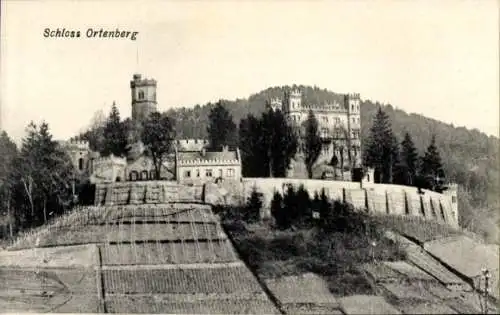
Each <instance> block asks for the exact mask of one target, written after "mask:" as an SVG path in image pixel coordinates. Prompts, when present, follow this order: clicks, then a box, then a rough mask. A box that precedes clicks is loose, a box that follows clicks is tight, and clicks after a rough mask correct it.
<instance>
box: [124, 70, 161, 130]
mask: <svg viewBox="0 0 500 315" xmlns="http://www.w3.org/2000/svg"><path fill="white" fill-rule="evenodd" d="M130 89H131V92H132V120H134V121H138V122H143V121H144V120H145V119H147V117H148V116H149V115H150V114H151V113H152V112H155V111H156V106H157V103H156V80H154V79H146V78H145V79H143V78H142V76H141V75H140V74H134V76H133V79H132V81H130Z"/></svg>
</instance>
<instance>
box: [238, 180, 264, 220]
mask: <svg viewBox="0 0 500 315" xmlns="http://www.w3.org/2000/svg"><path fill="white" fill-rule="evenodd" d="M261 209H262V193H260V192H258V191H257V187H255V186H254V187H253V189H252V193H251V194H250V197H249V198H248V201H247V204H246V206H245V207H244V213H243V217H242V219H243V220H244V221H246V222H249V223H253V222H257V221H258V220H259V217H260V211H261Z"/></svg>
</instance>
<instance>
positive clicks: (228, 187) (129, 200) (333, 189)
mask: <svg viewBox="0 0 500 315" xmlns="http://www.w3.org/2000/svg"><path fill="white" fill-rule="evenodd" d="M288 185H292V186H294V187H295V188H298V187H299V186H300V185H303V186H304V188H305V189H307V191H308V192H309V195H310V196H311V197H312V196H314V193H315V192H318V193H321V191H322V190H323V189H324V190H325V193H326V194H327V196H328V197H329V198H330V199H332V200H340V201H343V202H349V203H352V204H353V206H354V207H355V208H356V209H358V210H361V211H368V212H369V213H373V214H381V215H384V214H389V215H412V216H419V217H424V218H426V219H428V220H436V221H438V222H444V223H446V224H449V225H451V226H455V227H458V220H457V218H456V215H455V214H454V213H453V207H452V203H451V196H449V195H443V194H439V193H436V192H433V191H428V190H423V193H422V194H419V193H418V191H417V189H416V188H414V187H406V186H400V185H379V184H370V185H363V187H361V185H360V183H356V182H343V181H324V180H314V179H310V180H302V179H290V178H245V179H243V180H241V181H238V180H234V181H229V180H226V181H223V182H220V183H212V182H211V183H206V184H198V185H183V184H179V183H175V182H169V181H150V182H122V183H108V184H98V185H97V187H96V198H95V204H96V205H102V204H106V205H120V204H143V203H146V204H157V203H168V202H204V203H207V204H210V205H241V204H243V203H245V201H246V200H247V199H248V197H250V195H251V193H252V190H253V189H254V188H255V189H257V191H258V192H259V193H261V194H262V199H263V200H262V201H263V205H264V209H263V210H262V213H261V216H262V217H269V216H270V211H269V208H270V205H271V200H272V199H273V195H274V193H275V192H279V193H280V194H282V195H283V194H284V192H285V191H286V189H287V187H288Z"/></svg>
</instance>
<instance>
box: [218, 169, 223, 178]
mask: <svg viewBox="0 0 500 315" xmlns="http://www.w3.org/2000/svg"><path fill="white" fill-rule="evenodd" d="M219 177H222V169H220V170H219Z"/></svg>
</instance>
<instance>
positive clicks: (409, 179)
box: [400, 132, 418, 186]
mask: <svg viewBox="0 0 500 315" xmlns="http://www.w3.org/2000/svg"><path fill="white" fill-rule="evenodd" d="M417 167H418V153H417V149H416V148H415V144H414V143H413V139H412V138H411V136H410V134H409V133H408V132H406V133H405V135H404V139H403V141H402V142H401V164H400V171H401V176H402V178H401V184H403V185H409V186H413V185H414V184H415V178H416V176H417Z"/></svg>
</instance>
